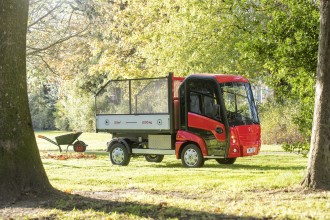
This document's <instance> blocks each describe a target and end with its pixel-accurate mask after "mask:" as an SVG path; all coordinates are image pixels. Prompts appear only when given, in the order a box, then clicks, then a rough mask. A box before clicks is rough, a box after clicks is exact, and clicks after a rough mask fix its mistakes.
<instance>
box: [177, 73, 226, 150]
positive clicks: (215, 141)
mask: <svg viewBox="0 0 330 220" xmlns="http://www.w3.org/2000/svg"><path fill="white" fill-rule="evenodd" d="M220 106H221V103H220V93H219V86H218V83H217V82H216V81H215V80H214V79H213V78H210V77H189V78H187V80H185V81H184V83H183V85H182V86H181V87H180V115H181V129H183V130H187V131H189V132H191V133H194V134H196V135H198V136H200V137H201V138H203V139H204V141H205V143H206V146H207V151H208V156H225V155H226V147H227V141H226V140H227V139H226V138H227V137H226V133H227V132H226V127H225V124H224V123H223V119H224V117H223V110H222V109H221V107H220Z"/></svg>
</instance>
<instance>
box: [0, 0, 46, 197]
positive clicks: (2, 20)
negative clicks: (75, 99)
mask: <svg viewBox="0 0 330 220" xmlns="http://www.w3.org/2000/svg"><path fill="white" fill-rule="evenodd" d="M28 3H29V2H28V1H25V0H12V1H6V0H0V11H1V16H0V79H1V80H0V100H1V101H0V112H1V117H0V131H1V132H0V201H9V200H12V199H15V198H18V197H19V196H21V195H22V194H25V193H41V192H46V191H48V190H50V189H51V185H50V183H49V181H48V178H47V176H46V173H45V171H44V168H43V166H42V163H41V159H40V155H39V151H38V148H37V144H36V141H35V137H34V132H33V129H32V122H31V117H30V111H29V105H28V96H27V83H26V32H27V19H28Z"/></svg>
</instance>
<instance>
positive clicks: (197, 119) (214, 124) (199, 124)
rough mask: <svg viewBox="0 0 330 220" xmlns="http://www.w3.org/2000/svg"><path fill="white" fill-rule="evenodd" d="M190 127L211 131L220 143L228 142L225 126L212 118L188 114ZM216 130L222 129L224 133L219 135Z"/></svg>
mask: <svg viewBox="0 0 330 220" xmlns="http://www.w3.org/2000/svg"><path fill="white" fill-rule="evenodd" d="M188 127H191V128H197V129H202V130H206V131H211V132H212V133H213V135H214V136H215V137H216V139H217V140H218V141H220V142H225V141H226V132H225V131H226V129H225V125H224V124H221V123H220V122H218V121H216V120H213V119H211V118H207V117H205V116H202V115H198V114H194V113H191V112H188ZM216 128H221V129H222V131H223V132H222V133H221V134H218V133H217V132H216V131H215V129H216Z"/></svg>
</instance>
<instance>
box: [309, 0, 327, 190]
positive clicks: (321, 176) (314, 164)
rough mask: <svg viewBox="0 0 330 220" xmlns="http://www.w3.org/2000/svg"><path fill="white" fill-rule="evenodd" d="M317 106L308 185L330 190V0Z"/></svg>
mask: <svg viewBox="0 0 330 220" xmlns="http://www.w3.org/2000/svg"><path fill="white" fill-rule="evenodd" d="M320 12H321V24H320V43H319V52H318V65H317V80H316V95H315V109H314V119H313V130H312V140H311V150H310V154H309V160H308V168H307V175H306V178H305V180H304V183H303V184H304V185H305V186H307V187H309V188H313V189H325V190H330V163H329V162H330V126H329V124H330V108H329V106H330V98H329V97H330V87H329V84H330V1H329V0H321V5H320Z"/></svg>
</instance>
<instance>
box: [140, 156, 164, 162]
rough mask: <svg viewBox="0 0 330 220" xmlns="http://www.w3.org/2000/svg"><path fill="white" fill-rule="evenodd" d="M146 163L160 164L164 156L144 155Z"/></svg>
mask: <svg viewBox="0 0 330 220" xmlns="http://www.w3.org/2000/svg"><path fill="white" fill-rule="evenodd" d="M144 157H145V158H146V160H147V161H148V162H154V163H160V162H162V161H163V159H164V155H145V156H144Z"/></svg>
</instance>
